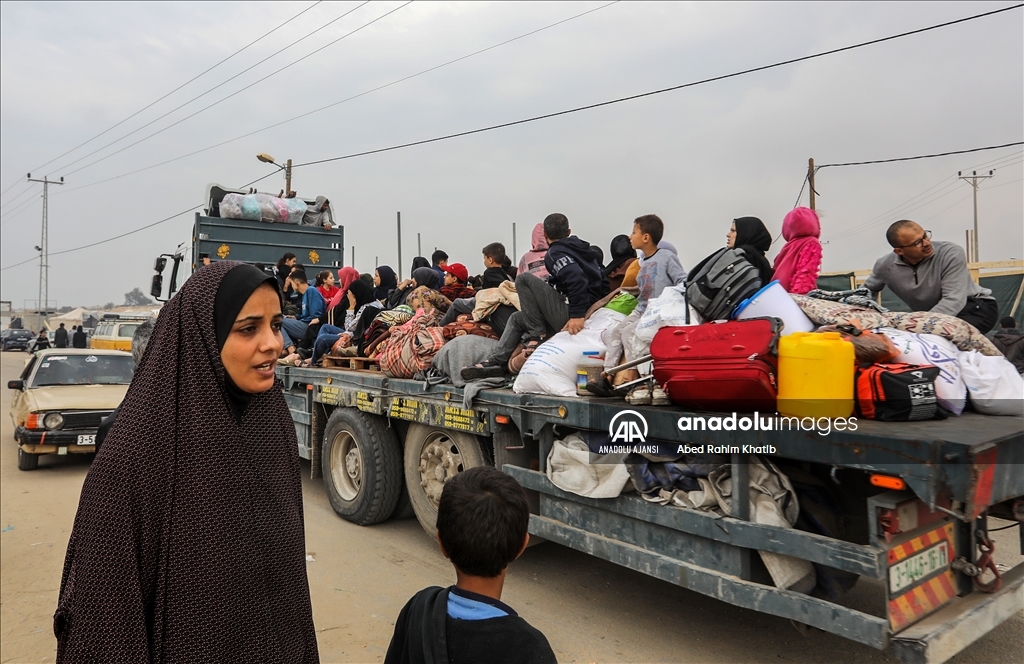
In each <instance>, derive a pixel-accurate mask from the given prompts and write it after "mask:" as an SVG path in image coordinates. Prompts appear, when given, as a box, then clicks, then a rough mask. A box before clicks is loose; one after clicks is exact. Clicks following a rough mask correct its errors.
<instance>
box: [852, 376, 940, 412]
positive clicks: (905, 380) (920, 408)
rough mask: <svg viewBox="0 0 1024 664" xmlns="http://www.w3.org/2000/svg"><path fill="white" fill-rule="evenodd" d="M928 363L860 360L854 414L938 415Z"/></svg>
mask: <svg viewBox="0 0 1024 664" xmlns="http://www.w3.org/2000/svg"><path fill="white" fill-rule="evenodd" d="M938 375H939V368H938V367H935V366H932V365H930V364H863V365H861V366H859V367H857V374H856V384H855V387H856V390H855V391H856V401H857V415H858V416H859V417H863V418H865V419H869V420H881V421H883V422H910V421H914V420H931V419H934V418H935V417H936V416H937V415H939V412H938V410H939V402H938V399H937V398H936V396H935V379H936V378H937V377H938Z"/></svg>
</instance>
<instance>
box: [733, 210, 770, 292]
mask: <svg viewBox="0 0 1024 664" xmlns="http://www.w3.org/2000/svg"><path fill="white" fill-rule="evenodd" d="M725 239H726V241H727V243H728V247H729V248H730V249H742V250H743V252H744V253H745V254H746V256H747V260H748V261H750V264H751V265H753V266H754V267H755V268H757V274H758V276H759V277H760V278H761V285H762V286H767V285H768V282H770V281H771V280H772V265H771V263H769V262H768V259H767V258H766V257H765V253H766V252H767V251H768V250H769V249H771V248H772V234H771V233H769V232H768V229H767V228H765V226H764V222H763V221H761V220H760V219H758V218H757V217H739V218H738V219H733V220H732V228H730V229H729V232H728V233H727V234H726V236H725Z"/></svg>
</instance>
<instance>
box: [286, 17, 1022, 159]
mask: <svg viewBox="0 0 1024 664" xmlns="http://www.w3.org/2000/svg"><path fill="white" fill-rule="evenodd" d="M1021 6H1024V5H1016V6H1015V7H1010V8H1009V9H1015V8H1016V7H1021ZM999 11H1005V10H1002V9H1001V10H999ZM1014 145H1024V141H1016V142H1014V143H1003V144H1002V145H989V146H987V147H983V148H971V149H970V150H953V151H950V152H936V153H935V154H921V155H917V156H916V157H896V158H894V159H875V160H873V161H850V162H846V163H844V164H822V165H821V166H816V167H815V169H814V170H815V172H817V171H820V170H821V169H823V168H830V167H832V166H866V165H868V164H890V163H892V162H894V161H914V160H915V159H932V158H934V157H948V156H949V155H954V154H967V153H969V152H982V151H984V150H998V149H999V148H1008V147H1012V146H1014ZM299 165H300V166H301V165H302V164H299Z"/></svg>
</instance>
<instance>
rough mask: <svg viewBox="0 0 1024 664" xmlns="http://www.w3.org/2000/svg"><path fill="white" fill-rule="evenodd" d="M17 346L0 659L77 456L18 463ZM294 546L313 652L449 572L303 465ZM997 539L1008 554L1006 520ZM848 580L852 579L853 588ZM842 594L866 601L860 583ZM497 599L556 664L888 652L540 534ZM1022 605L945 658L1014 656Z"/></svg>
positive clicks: (2, 536)
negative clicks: (366, 522) (346, 503)
mask: <svg viewBox="0 0 1024 664" xmlns="http://www.w3.org/2000/svg"><path fill="white" fill-rule="evenodd" d="M25 358H26V355H25V354H24V353H20V352H10V353H3V354H2V355H0V364H2V372H0V375H2V380H3V387H4V390H3V397H2V399H0V410H2V413H0V417H2V419H3V425H2V437H0V530H2V533H0V629H2V633H0V662H51V661H53V660H54V656H55V641H54V638H53V631H52V626H51V625H52V622H51V616H52V615H53V610H54V608H55V606H56V601H57V592H58V589H59V586H60V574H61V567H62V564H63V560H64V551H65V548H66V547H67V542H68V536H69V535H70V532H71V526H72V523H73V521H74V516H75V510H76V509H77V505H78V495H79V492H80V491H81V487H82V481H83V480H84V478H85V474H86V472H88V470H89V459H88V458H74V457H70V456H69V457H57V456H48V457H44V459H43V460H42V461H41V463H40V465H39V469H38V470H37V471H34V472H20V471H18V469H17V450H16V447H15V444H14V440H13V426H12V424H11V420H10V417H9V416H8V412H9V407H10V394H9V391H8V390H7V389H6V385H7V381H8V380H10V379H13V378H16V377H17V374H18V372H19V371H20V369H21V366H22V363H23V362H24V360H25ZM303 472H304V473H305V478H306V479H304V494H305V510H306V550H307V551H308V552H309V553H310V554H311V555H312V556H313V557H314V560H313V562H309V563H307V565H308V570H309V583H310V590H311V593H312V598H313V611H314V619H315V621H316V627H317V632H318V641H319V644H320V657H321V660H322V661H324V662H380V661H381V660H382V659H383V657H384V653H385V651H386V650H387V646H388V642H389V641H390V639H391V633H392V630H393V627H394V619H395V617H396V616H397V615H398V612H399V610H400V609H401V608H402V605H403V604H404V603H405V601H406V600H407V599H408V598H409V597H410V596H411V595H412V594H413V593H415V592H416V591H417V590H419V589H421V588H423V587H425V586H428V585H449V584H451V583H453V582H454V574H453V573H452V570H451V567H450V566H449V564H448V563H447V562H446V561H445V559H444V558H443V557H442V556H441V554H440V552H439V551H438V549H437V545H436V543H435V542H434V541H433V540H432V539H431V538H430V537H428V536H427V535H426V534H425V533H424V532H423V530H422V529H421V528H420V526H419V524H418V522H417V521H416V520H415V519H407V520H403V521H390V522H387V523H384V524H381V525H379V526H374V527H371V528H362V527H359V526H354V525H352V524H350V523H348V522H346V521H343V520H342V519H340V518H339V517H337V516H336V515H335V514H334V512H333V511H332V510H331V507H330V504H329V503H328V501H327V497H326V495H325V494H324V489H323V485H322V484H321V481H320V480H315V481H314V480H310V479H309V465H308V463H304V464H303ZM1007 534H1009V537H1002V538H1000V540H997V544H999V548H1000V551H999V553H1000V554H1001V555H1000V557H999V560H1000V561H1002V562H1004V563H1011V564H1015V563H1016V562H1017V561H1019V560H1020V559H1021V557H1020V556H1017V555H1015V552H1016V550H1017V549H1016V548H1015V545H1016V537H1017V535H1016V531H1015V530H1011V531H1007V532H1006V533H998V535H1007ZM857 591H861V586H858V587H857V588H855V592H857ZM863 595H864V597H862V598H860V597H855V598H854V599H855V600H856V601H858V602H860V603H863V604H870V603H871V601H872V600H871V598H870V597H869V593H867V592H863ZM502 599H503V600H504V601H506V602H507V603H509V604H510V605H511V606H513V607H514V608H515V609H516V610H517V611H518V612H519V613H520V614H521V615H522V616H523V617H525V618H526V619H527V620H528V621H530V622H531V623H532V624H533V625H535V626H537V627H538V628H540V629H541V630H542V631H543V632H544V633H545V634H546V635H547V637H548V639H549V640H550V642H551V645H552V647H553V648H554V650H555V652H556V654H557V655H558V658H559V661H563V662H822V661H829V660H831V661H841V662H890V661H892V662H895V661H896V660H894V659H893V658H890V657H887V656H886V655H883V654H881V653H879V652H878V651H876V650H873V649H871V648H868V647H865V646H861V645H858V644H855V643H853V642H850V641H847V640H845V639H842V638H839V637H837V636H832V635H829V634H825V633H821V632H817V633H812V634H811V635H810V636H808V637H804V636H801V635H799V634H798V633H797V631H796V630H795V629H794V628H793V627H792V626H791V625H790V624H789V622H788V621H786V620H782V619H779V618H773V617H771V616H766V615H763V614H760V613H756V612H754V611H748V610H745V609H739V608H736V607H733V606H730V605H728V604H725V603H724V602H719V601H716V600H712V599H709V598H707V597H704V596H702V595H699V594H697V593H694V592H690V591H687V590H683V589H681V588H678V587H676V586H672V585H670V584H668V583H664V582H662V581H658V580H655V579H653V578H649V577H646V576H644V575H642V574H639V573H636V572H632V571H629V570H626V569H623V568H621V567H617V566H615V565H612V564H610V563H605V562H602V561H600V560H596V559H594V558H590V557H587V556H585V555H582V554H579V553H576V552H574V551H571V550H569V549H565V548H563V547H560V546H557V545H554V544H551V543H547V544H544V545H541V546H538V547H534V548H531V549H529V550H528V551H527V552H526V554H525V555H524V556H523V558H522V559H521V560H519V561H518V562H516V563H515V564H513V565H512V567H511V569H510V573H509V577H508V581H507V583H506V586H505V595H504V596H503V598H502ZM1021 643H1024V614H1018V615H1016V616H1014V617H1013V618H1012V619H1011V620H1009V621H1007V622H1006V623H1004V624H1003V625H1002V626H1000V627H999V628H998V629H996V630H995V631H994V632H992V633H990V634H988V635H987V636H985V637H983V638H982V639H980V640H979V641H977V642H976V643H974V644H973V645H971V646H970V647H968V648H967V649H966V650H965V651H963V652H962V653H960V655H959V656H958V657H956V658H955V659H954V660H953V661H954V662H959V663H966V662H986V663H988V662H1019V661H1020V645H1021Z"/></svg>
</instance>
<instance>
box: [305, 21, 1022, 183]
mask: <svg viewBox="0 0 1024 664" xmlns="http://www.w3.org/2000/svg"><path fill="white" fill-rule="evenodd" d="M1021 7H1024V4H1017V5H1013V6H1011V7H1004V8H1002V9H996V10H993V11H990V12H984V13H981V14H975V15H973V16H968V17H966V18H960V19H956V20H953V21H946V22H944V23H937V24H935V25H931V26H928V27H925V28H918V29H917V30H910V31H907V32H901V33H899V34H895V35H890V36H888V37H881V38H879V39H872V40H870V41H866V42H860V43H858V44H852V45H850V46H843V47H841V48H834V49H831V50H828V51H821V52H819V53H814V54H811V55H805V56H802V57H799V58H792V59H789V60H782V61H780V62H775V63H772V64H769V65H762V66H760V67H753V68H750V69H744V70H742V71H737V72H733V73H731V74H723V75H721V76H713V77H711V78H705V79H702V80H699V81H692V82H690V83H683V84H682V85H674V86H671V87H668V88H661V89H659V90H652V91H650V92H642V93H640V94H636V95H629V96H627V97H619V98H617V99H611V100H608V101H602V102H598V103H596V104H588V105H586V106H577V107H576V108H570V109H566V110H564V111H556V112H554V113H545V114H544V115H535V116H533V117H529V118H524V119H522V120H515V121H513V122H504V123H501V124H496V125H491V126H489V127H481V128H479V129H470V130H468V131H462V132H458V133H455V134H447V135H445V136H437V137H434V138H428V139H424V140H421V141H413V142H411V143H402V144H400V145H392V146H390V147H386V148H378V149H376V150H366V151H363V152H354V153H352V154H347V155H341V156H338V157H330V158H327V159H317V160H315V161H307V162H305V163H302V164H293V165H292V168H299V167H301V166H314V165H317V164H325V163H328V162H332V161H341V160H342V159H352V158H354V157H364V156H367V155H371V154H379V153H381V152H390V151H392V150H401V149H403V148H409V147H414V146H417V145H425V144H427V143H436V142H438V141H445V140H448V139H451V138H459V137H461V136H469V135H472V134H480V133H483V132H486V131H493V130H495V129H504V128H506V127H513V126H515V125H521V124H526V123H528V122H536V121H537V120H546V119H549V118H554V117H558V116H562V115H569V114H570V113H578V112H580V111H587V110H590V109H594V108H600V107H602V106H611V105H612V104H620V103H622V102H626V101H632V100H634V99H641V98H643V97H650V96H653V95H658V94H662V93H665V92H672V91H674V90H682V89H684V88H691V87H695V86H698V85H704V84H705V83H713V82H715V81H722V80H725V79H729V78H735V77H737V76H745V75H746V74H752V73H755V72H760V71H765V70H768V69H775V68H777V67H783V66H786V65H791V64H795V63H797V62H805V61H807V60H814V59H816V58H822V57H825V56H826V55H834V54H836V53H842V52H843V51H851V50H853V49H857V48H863V47H865V46H871V45H874V44H880V43H882V42H887V41H891V40H894V39H900V38H902V37H909V36H911V35H916V34H921V33H923V32H928V31H931V30H938V29H939V28H945V27H949V26H951V25H956V24H958V23H965V22H967V21H973V20H975V19H979V18H984V17H987V16H993V15H995V14H1000V13H1002V12H1006V11H1010V10H1012V9H1020V8H1021ZM1020 144H1021V143H1008V144H1007V145H1020ZM999 147H1006V146H999ZM981 149H991V148H981ZM973 151H974V150H968V151H967V152H973ZM948 154H960V153H959V152H951V153H948ZM934 156H939V155H934ZM915 158H917V159H922V158H924V157H915ZM864 163H875V162H864ZM879 163H880V162H879ZM845 165H853V164H829V166H845ZM820 168H824V167H823V166H822V167H820Z"/></svg>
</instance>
